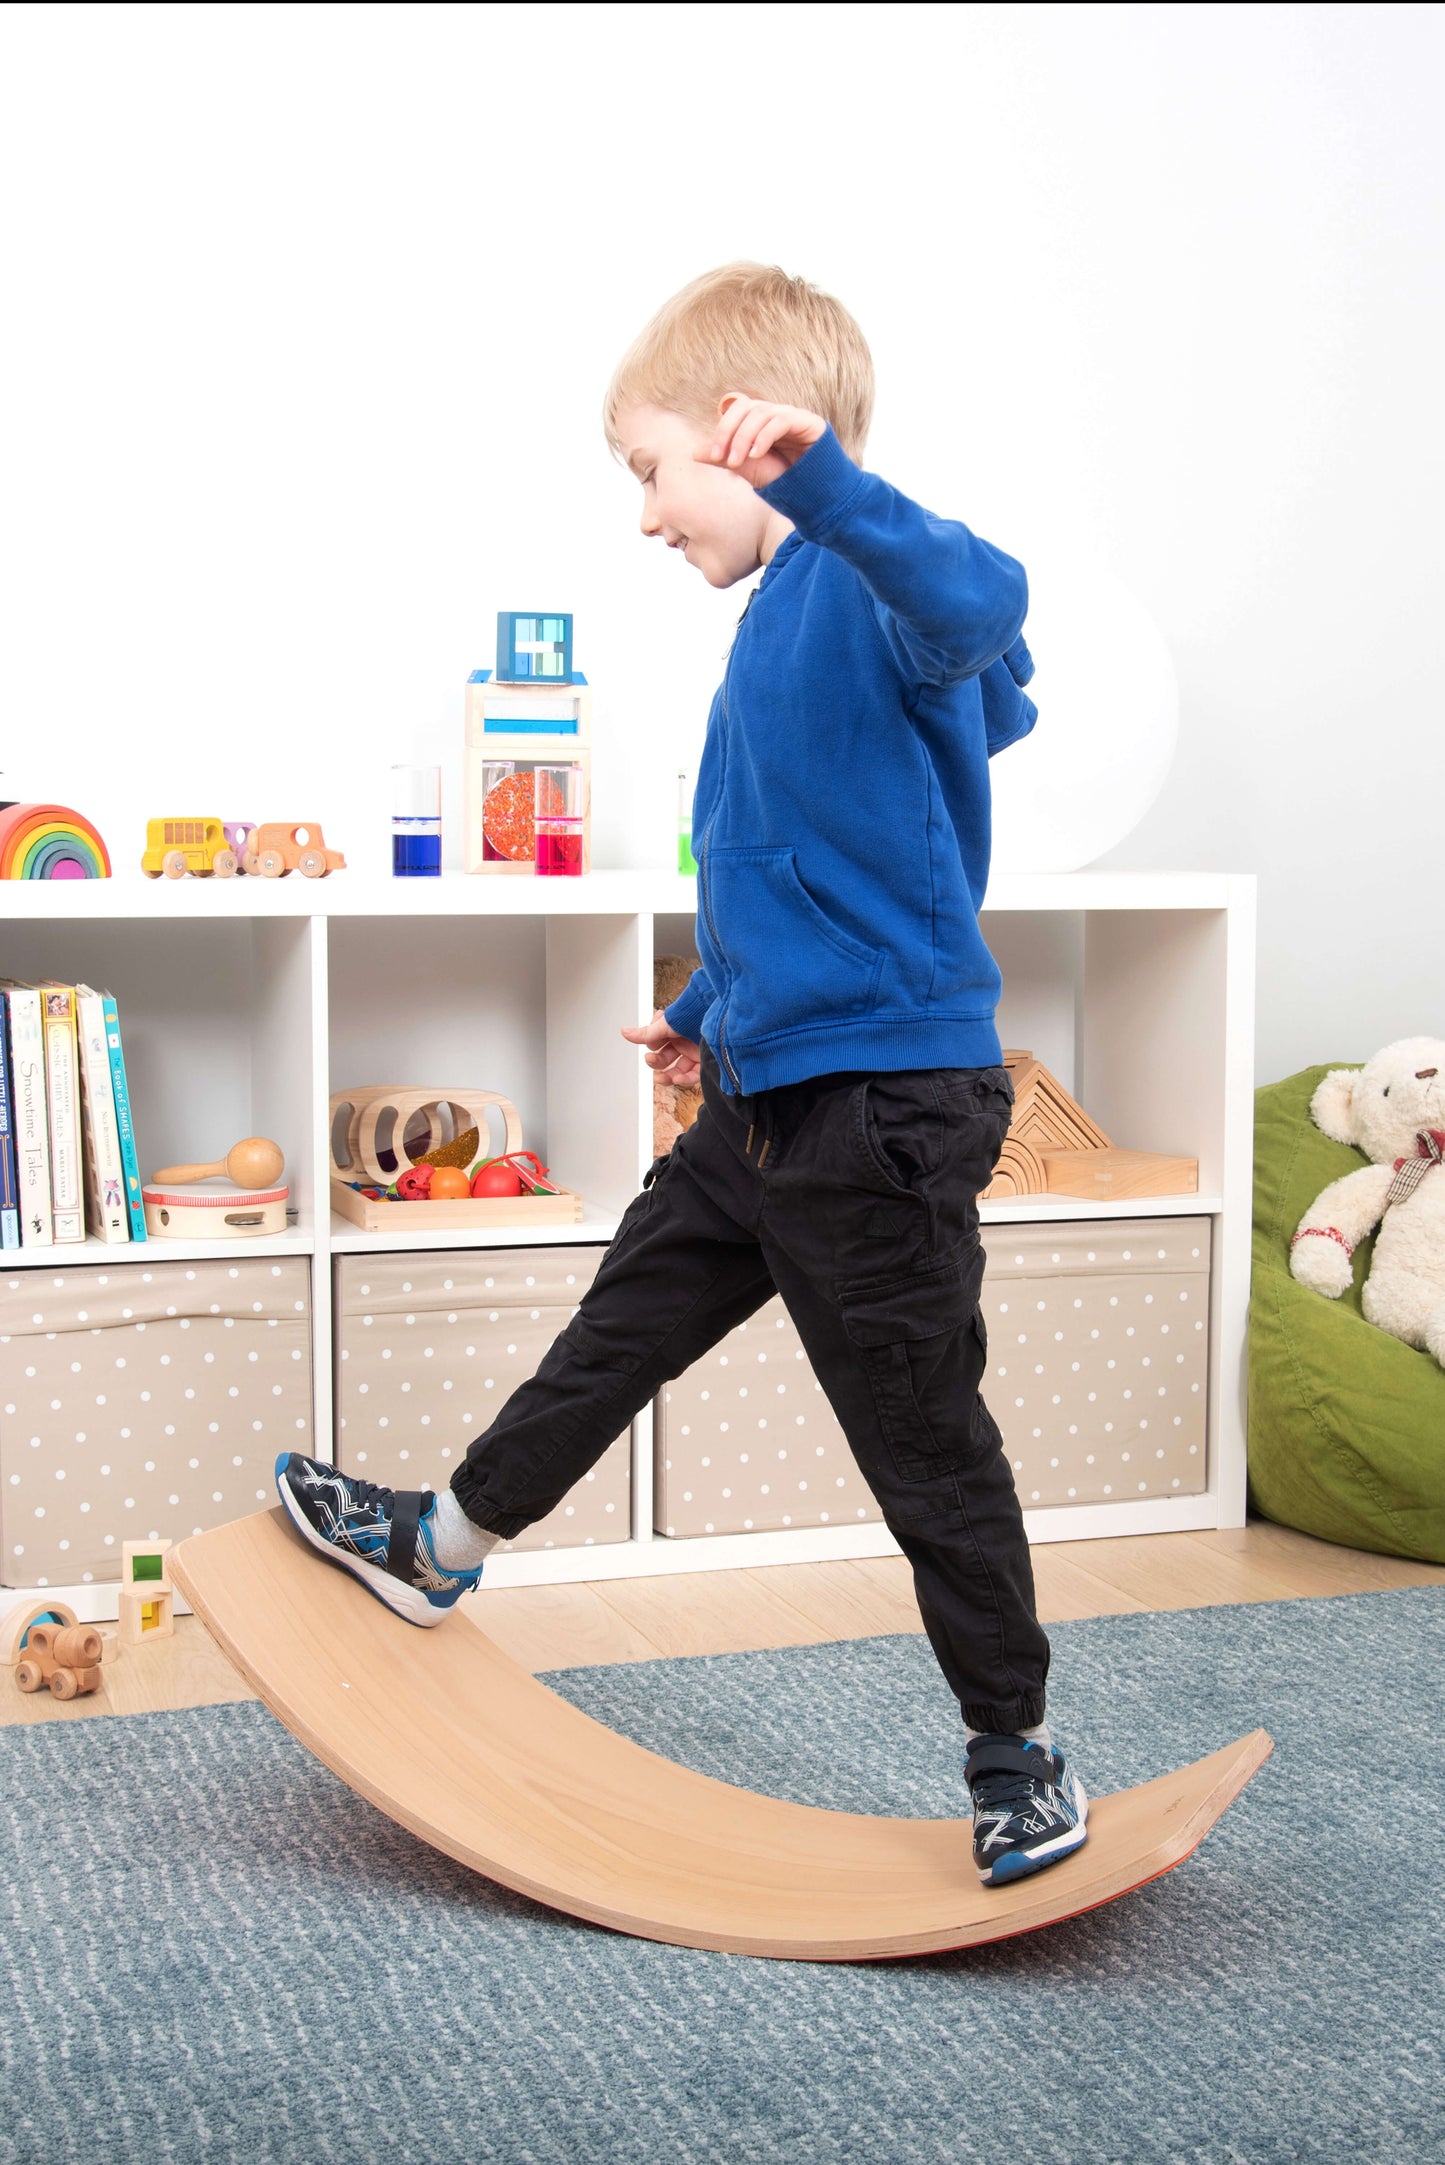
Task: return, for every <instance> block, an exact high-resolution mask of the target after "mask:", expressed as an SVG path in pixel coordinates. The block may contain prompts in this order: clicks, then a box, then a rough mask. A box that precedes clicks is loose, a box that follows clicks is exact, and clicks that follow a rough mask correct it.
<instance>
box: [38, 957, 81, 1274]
mask: <svg viewBox="0 0 1445 2165" xmlns="http://www.w3.org/2000/svg"><path fill="white" fill-rule="evenodd" d="M37 990H38V991H39V994H40V1013H41V1021H42V1023H43V1025H44V1029H45V1096H46V1105H47V1109H48V1111H49V1114H50V1207H51V1209H52V1211H53V1212H54V1217H55V1240H56V1245H57V1246H60V1245H62V1244H65V1245H69V1244H70V1243H71V1242H73V1241H77V1240H84V1238H85V1178H84V1173H83V1169H82V1159H81V1136H80V1042H79V1038H78V1035H77V1033H76V1028H75V987H74V986H73V985H60V984H57V983H56V982H55V980H54V978H50V977H42V978H41V979H40V980H39V983H38V986H37Z"/></svg>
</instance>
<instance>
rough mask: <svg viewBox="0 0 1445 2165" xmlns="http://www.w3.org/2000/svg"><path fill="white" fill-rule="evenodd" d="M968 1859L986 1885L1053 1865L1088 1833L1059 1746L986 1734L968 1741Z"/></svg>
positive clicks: (1080, 1796) (1078, 1786)
mask: <svg viewBox="0 0 1445 2165" xmlns="http://www.w3.org/2000/svg"><path fill="white" fill-rule="evenodd" d="M964 1773H965V1775H966V1776H967V1779H968V1788H969V1794H970V1796H971V1797H972V1798H973V1861H974V1863H975V1864H976V1865H977V1867H978V1876H979V1878H980V1879H981V1880H982V1881H983V1883H984V1885H985V1886H986V1887H998V1886H1002V1885H1003V1884H1004V1882H1005V1881H1007V1880H1011V1879H1023V1878H1024V1877H1025V1876H1026V1875H1027V1874H1028V1873H1030V1872H1041V1871H1043V1869H1044V1868H1045V1866H1046V1865H1050V1864H1057V1863H1058V1861H1059V1859H1060V1858H1061V1857H1067V1856H1068V1855H1069V1854H1070V1853H1071V1852H1072V1851H1073V1850H1076V1849H1078V1848H1080V1847H1081V1846H1082V1844H1083V1843H1084V1842H1086V1841H1087V1840H1088V1838H1089V1830H1088V1818H1089V1800H1088V1798H1087V1797H1086V1796H1085V1794H1084V1785H1083V1783H1082V1782H1081V1781H1080V1780H1079V1777H1078V1775H1077V1774H1074V1773H1071V1772H1070V1771H1069V1770H1068V1769H1067V1768H1066V1767H1065V1765H1064V1755H1063V1753H1062V1752H1061V1751H1057V1750H1055V1751H1047V1750H1046V1749H1045V1748H1044V1746H1043V1745H1042V1744H1040V1743H1039V1742H1038V1741H1037V1740H1035V1741H1034V1742H1033V1743H1030V1742H1029V1741H1028V1739H1027V1738H1026V1737H1020V1736H1001V1735H995V1734H993V1733H992V1732H990V1733H987V1734H984V1735H981V1736H976V1737H972V1738H970V1740H969V1746H968V1757H967V1759H966V1761H965V1763H964Z"/></svg>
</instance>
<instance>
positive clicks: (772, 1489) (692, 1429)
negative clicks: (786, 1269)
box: [653, 1293, 883, 1539]
mask: <svg viewBox="0 0 1445 2165" xmlns="http://www.w3.org/2000/svg"><path fill="white" fill-rule="evenodd" d="M653 1411H654V1427H653V1437H654V1444H653V1449H654V1454H655V1455H654V1464H653V1496H654V1498H655V1511H654V1518H655V1530H656V1531H657V1532H658V1533H660V1534H671V1535H673V1536H674V1537H675V1538H678V1539H686V1538H688V1537H689V1536H691V1535H696V1534H741V1533H760V1532H762V1531H764V1530H765V1529H767V1528H778V1527H784V1526H845V1525H846V1526H856V1525H858V1524H859V1523H860V1522H861V1521H863V1520H867V1519H881V1518H882V1516H883V1514H882V1512H881V1511H880V1510H879V1508H878V1506H877V1504H876V1503H875V1501H874V1499H873V1491H872V1490H871V1489H870V1488H869V1486H868V1484H867V1482H866V1481H865V1480H864V1479H863V1476H862V1474H861V1473H860V1472H859V1471H858V1467H857V1463H856V1461H855V1460H854V1457H853V1453H852V1451H851V1450H850V1449H849V1447H848V1439H847V1437H846V1436H845V1435H844V1434H843V1431H842V1428H841V1427H840V1426H839V1422H838V1416H837V1414H836V1413H834V1411H833V1408H832V1405H831V1404H830V1402H829V1401H828V1399H827V1398H826V1397H825V1396H824V1395H823V1386H822V1385H821V1383H819V1381H818V1379H817V1377H816V1376H815V1375H814V1374H813V1371H812V1368H811V1367H810V1365H809V1362H808V1357H807V1355H806V1354H805V1353H804V1351H803V1347H802V1343H801V1341H800V1339H799V1337H798V1333H797V1331H796V1329H795V1328H794V1326H793V1319H792V1317H791V1316H790V1315H789V1314H788V1311H787V1309H786V1308H785V1307H784V1306H783V1299H782V1295H781V1294H779V1293H775V1294H774V1295H773V1297H772V1299H771V1300H769V1301H766V1302H765V1303H764V1305H763V1306H762V1307H761V1308H759V1309H758V1311H757V1313H756V1315H752V1316H749V1318H748V1320H747V1322H746V1323H739V1324H738V1325H737V1327H736V1329H734V1330H731V1331H729V1332H728V1334H727V1336H726V1338H723V1339H720V1340H719V1341H718V1343H717V1345H715V1346H714V1347H713V1348H712V1351H711V1352H710V1353H705V1354H704V1355H703V1357H702V1359H701V1360H700V1361H694V1362H693V1365H692V1366H691V1368H689V1369H687V1370H686V1371H685V1372H684V1373H683V1374H682V1375H680V1376H679V1377H677V1379H676V1380H675V1381H674V1382H672V1383H669V1384H667V1385H665V1386H664V1388H663V1389H662V1390H661V1391H659V1392H658V1394H657V1398H656V1399H655V1401H654V1409H653Z"/></svg>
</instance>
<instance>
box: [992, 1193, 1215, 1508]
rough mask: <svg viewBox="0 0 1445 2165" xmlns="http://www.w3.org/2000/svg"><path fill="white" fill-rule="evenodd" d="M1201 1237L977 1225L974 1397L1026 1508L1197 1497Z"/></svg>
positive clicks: (1159, 1226) (1190, 1223) (1204, 1338)
mask: <svg viewBox="0 0 1445 2165" xmlns="http://www.w3.org/2000/svg"><path fill="white" fill-rule="evenodd" d="M1210 1230H1211V1221H1210V1220H1209V1219H1208V1218H1100V1219H1087V1220H1084V1221H1081V1222H1079V1223H1077V1224H1073V1225H1028V1226H1020V1225H998V1226H985V1228H984V1246H985V1248H986V1250H987V1254H988V1267H987V1269H986V1270H985V1272H984V1279H983V1291H982V1295H981V1297H980V1307H981V1310H982V1313H983V1319H984V1326H985V1329H986V1331H987V1334H988V1365H987V1367H986V1369H985V1372H984V1382H983V1396H984V1402H985V1404H986V1405H987V1407H988V1409H989V1412H990V1413H991V1414H992V1415H993V1417H994V1419H995V1420H996V1421H997V1423H998V1425H999V1428H1000V1430H1001V1432H1002V1434H1003V1439H1004V1443H1005V1445H1006V1446H1007V1448H1008V1455H1009V1463H1010V1464H1011V1465H1012V1467H1013V1474H1014V1483H1015V1486H1016V1487H1017V1489H1018V1492H1019V1500H1020V1501H1021V1502H1022V1504H1023V1506H1024V1509H1025V1510H1035V1509H1042V1508H1044V1507H1046V1506H1048V1505H1051V1504H1073V1503H1104V1502H1109V1503H1126V1502H1130V1501H1135V1500H1137V1499H1138V1498H1139V1497H1141V1496H1197V1495H1200V1494H1201V1493H1202V1492H1203V1490H1204V1488H1205V1485H1206V1481H1205V1471H1206V1469H1205V1438H1206V1433H1207V1430H1206V1416H1207V1393H1208V1363H1209V1255H1210Z"/></svg>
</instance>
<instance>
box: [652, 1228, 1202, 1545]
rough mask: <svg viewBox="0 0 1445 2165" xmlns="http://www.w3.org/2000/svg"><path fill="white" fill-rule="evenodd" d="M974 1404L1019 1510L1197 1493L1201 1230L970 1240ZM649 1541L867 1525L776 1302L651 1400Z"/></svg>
mask: <svg viewBox="0 0 1445 2165" xmlns="http://www.w3.org/2000/svg"><path fill="white" fill-rule="evenodd" d="M984 1231H985V1250H986V1255H987V1267H986V1270H985V1273H984V1280H983V1288H982V1292H981V1295H980V1300H979V1316H980V1320H981V1322H982V1325H983V1330H984V1335H985V1338H986V1342H987V1347H988V1358H987V1363H986V1366H985V1370H984V1380H983V1391H982V1394H981V1395H982V1398H983V1402H984V1405H985V1406H986V1407H987V1408H988V1411H989V1413H990V1414H991V1415H992V1416H993V1418H994V1420H995V1421H996V1423H997V1425H998V1427H999V1430H1000V1432H1001V1433H1002V1436H1003V1441H1004V1448H1005V1450H1006V1451H1007V1453H1008V1459H1009V1464H1010V1465H1011V1467H1012V1468H1013V1473H1014V1482H1015V1485H1016V1487H1017V1489H1018V1494H1019V1501H1020V1502H1021V1503H1022V1504H1023V1506H1024V1508H1025V1510H1041V1509H1044V1508H1046V1507H1048V1506H1051V1505H1063V1504H1074V1503H1103V1502H1106V1501H1118V1502H1121V1503H1122V1502H1126V1501H1128V1502H1137V1501H1138V1500H1139V1498H1140V1497H1142V1496H1151V1497H1154V1496H1161V1495H1163V1496H1197V1495H1201V1494H1202V1493H1203V1491H1204V1488H1205V1485H1206V1483H1205V1444H1206V1396H1207V1384H1208V1356H1209V1343H1208V1341H1209V1266H1210V1220H1209V1219H1208V1218H1174V1217H1168V1218H1103V1219H1096V1220H1095V1219H1088V1220H1084V1221H1082V1222H1080V1223H1075V1224H1065V1225H1060V1224H1053V1225H1000V1226H997V1227H995V1226H987V1227H985V1229H984ZM654 1419H655V1426H654V1430H653V1434H654V1437H655V1439H656V1441H655V1445H654V1448H655V1452H656V1460H655V1467H654V1474H653V1493H654V1495H655V1497H656V1505H657V1508H656V1528H657V1531H658V1532H659V1533H660V1534H666V1535H671V1536H672V1537H673V1538H675V1539H676V1538H683V1539H686V1538H687V1537H689V1536H696V1535H698V1534H713V1533H716V1534H725V1533H727V1534H731V1533H747V1532H762V1531H764V1530H765V1529H766V1530H777V1529H781V1528H784V1527H789V1526H819V1525H832V1526H839V1525H851V1524H856V1523H857V1522H858V1521H860V1520H867V1519H877V1518H878V1517H879V1516H880V1513H879V1511H878V1509H877V1507H876V1505H875V1504H874V1502H873V1498H872V1495H871V1493H870V1491H869V1490H868V1488H867V1486H866V1484H865V1483H864V1481H863V1478H862V1476H861V1474H860V1473H859V1472H858V1470H857V1467H856V1466H855V1464H854V1461H853V1456H852V1453H851V1451H850V1450H849V1448H848V1443H847V1439H846V1437H845V1436H844V1434H843V1431H842V1429H841V1428H840V1427H839V1425H838V1421H837V1418H836V1416H835V1415H834V1413H833V1411H832V1408H831V1407H830V1405H829V1403H828V1401H827V1399H826V1398H825V1397H824V1396H823V1393H822V1390H821V1387H820V1386H819V1384H818V1381H817V1378H816V1377H815V1376H814V1375H813V1372H812V1370H811V1368H810V1367H809V1365H808V1362H807V1359H806V1357H805V1355H804V1352H803V1348H802V1344H801V1341H800V1340H799V1338H798V1334H797V1332H796V1330H795V1329H794V1327H793V1324H792V1320H791V1318H790V1317H789V1315H788V1313H787V1310H786V1309H785V1308H784V1306H783V1303H782V1299H781V1297H780V1296H778V1295H775V1296H774V1297H773V1299H772V1300H770V1301H769V1302H767V1303H766V1305H765V1306H764V1307H762V1308H760V1309H759V1310H758V1312H757V1314H756V1315H755V1316H752V1317H750V1318H749V1320H748V1321H747V1322H746V1323H740V1324H738V1326H737V1327H736V1329H734V1330H732V1331H730V1332H729V1333H728V1335H727V1337H726V1338H724V1339H722V1340H720V1341H719V1343H718V1344H717V1345H716V1346H715V1347H714V1348H713V1350H712V1351H711V1352H710V1353H706V1354H704V1355H703V1357H702V1359H701V1360H699V1361H695V1362H694V1363H693V1365H692V1367H691V1368H689V1369H687V1370H686V1371H685V1373H684V1374H683V1375H681V1376H679V1377H678V1378H677V1379H676V1380H675V1381H674V1382H672V1383H670V1384H668V1385H667V1387H666V1388H665V1389H664V1390H663V1391H661V1392H659V1394H658V1397H657V1401H656V1410H655V1416H654Z"/></svg>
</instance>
